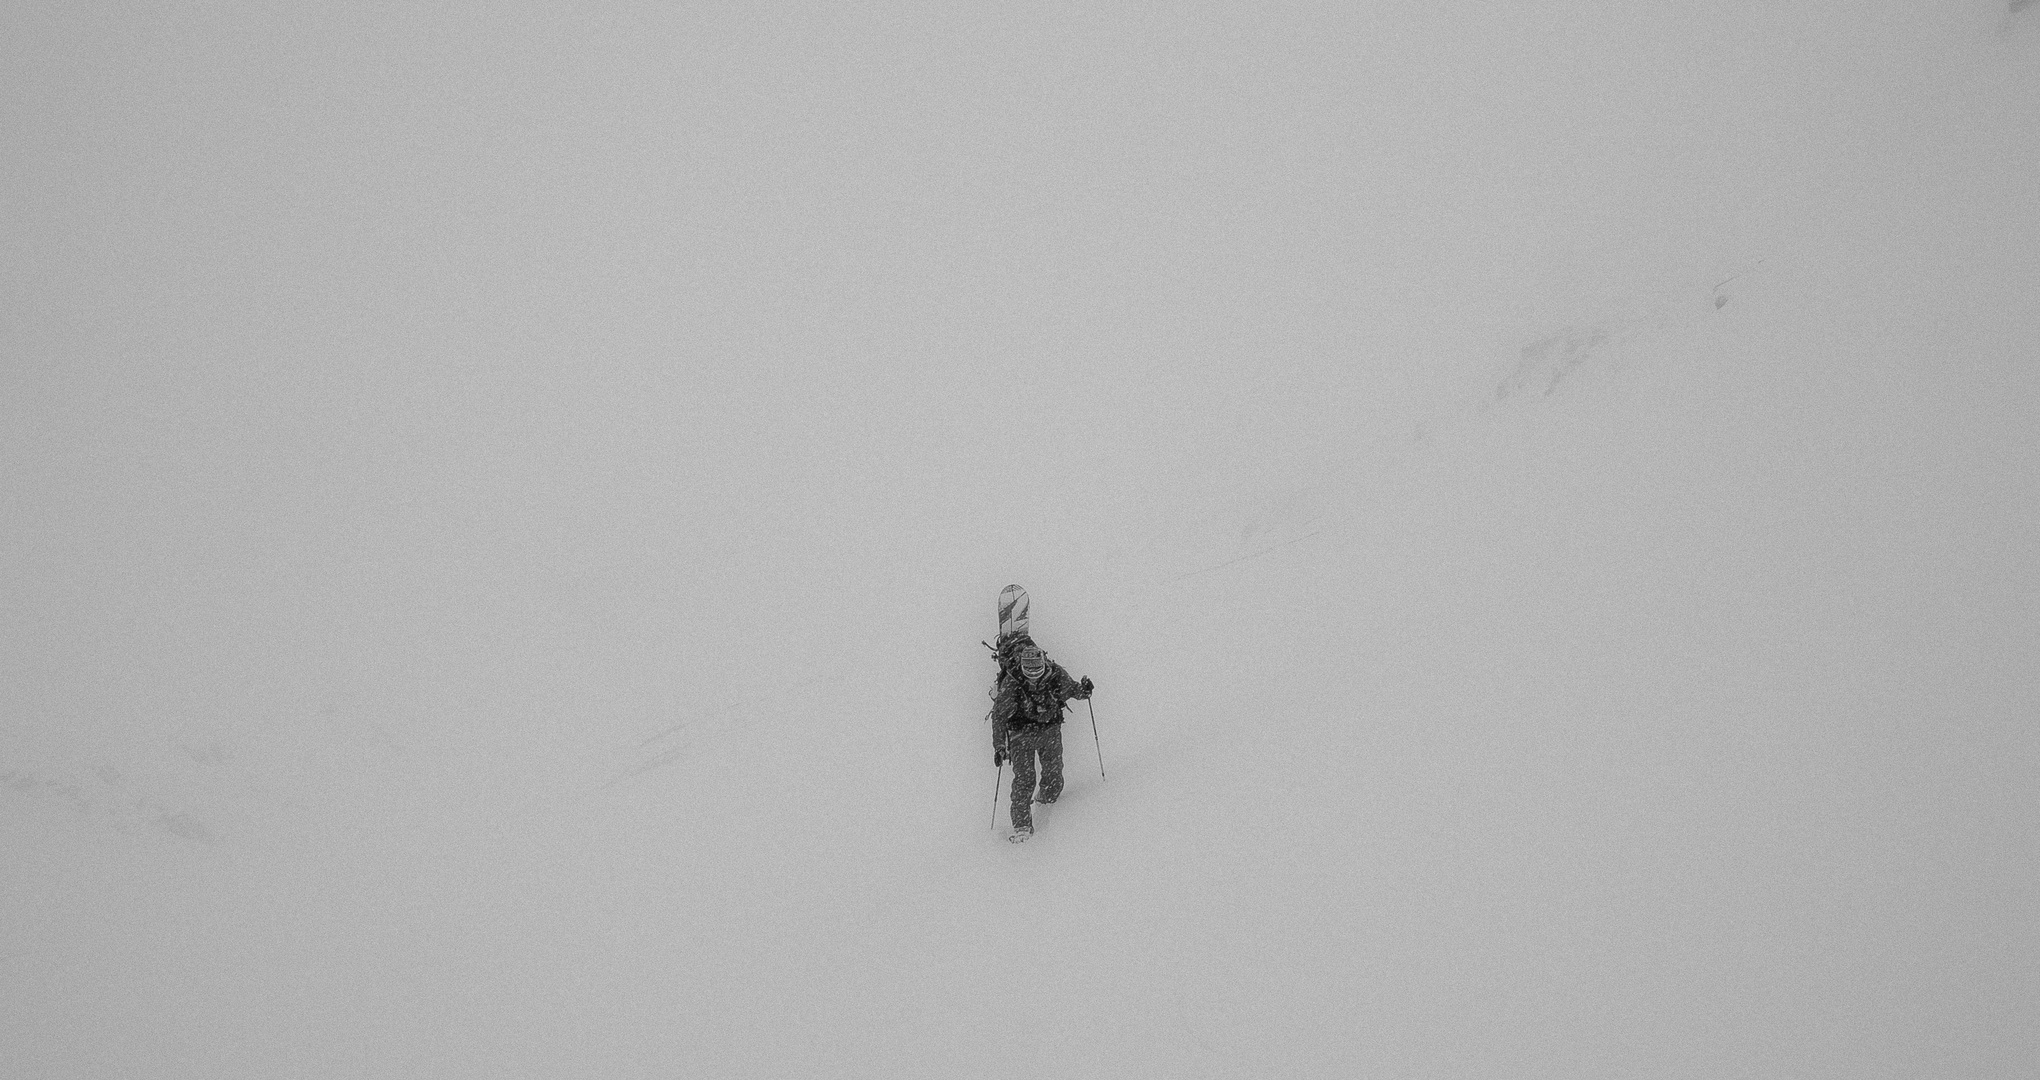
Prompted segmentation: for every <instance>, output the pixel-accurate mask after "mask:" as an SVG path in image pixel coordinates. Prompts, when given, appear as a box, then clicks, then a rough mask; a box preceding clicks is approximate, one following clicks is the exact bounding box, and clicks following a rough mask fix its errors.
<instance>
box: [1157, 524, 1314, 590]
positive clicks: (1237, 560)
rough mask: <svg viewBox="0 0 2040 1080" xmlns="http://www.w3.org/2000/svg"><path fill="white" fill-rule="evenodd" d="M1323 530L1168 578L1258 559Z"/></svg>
mask: <svg viewBox="0 0 2040 1080" xmlns="http://www.w3.org/2000/svg"><path fill="white" fill-rule="evenodd" d="M1323 532H1324V530H1323V529H1312V530H1311V531H1309V532H1307V533H1304V534H1303V535H1302V536H1296V537H1291V538H1290V539H1288V540H1284V541H1282V542H1281V543H1279V544H1270V545H1268V546H1267V547H1264V548H1262V549H1261V550H1259V551H1253V552H1249V553H1247V554H1245V555H1241V556H1239V557H1238V558H1233V559H1227V560H1226V561H1224V562H1222V563H1218V564H1216V565H1213V566H1207V567H1205V568H1203V569H1202V570H1192V571H1190V572H1189V573H1187V574H1178V575H1176V576H1175V577H1172V578H1170V579H1169V581H1171V582H1176V581H1182V580H1184V579H1186V578H1194V577H1197V576H1199V575H1202V574H1209V573H1211V572H1212V571H1214V570H1223V569H1225V568H1226V567H1228V566H1232V565H1233V564H1235V563H1243V562H1246V561H1247V560H1249V559H1258V558H1260V557H1261V556H1263V555H1266V554H1268V553H1269V552H1271V551H1279V550H1281V549H1282V548H1286V547H1288V546H1289V545H1291V544H1300V543H1302V542H1304V541H1305V540H1308V539H1310V538H1311V537H1313V536H1317V535H1319V534H1321V533H1323Z"/></svg>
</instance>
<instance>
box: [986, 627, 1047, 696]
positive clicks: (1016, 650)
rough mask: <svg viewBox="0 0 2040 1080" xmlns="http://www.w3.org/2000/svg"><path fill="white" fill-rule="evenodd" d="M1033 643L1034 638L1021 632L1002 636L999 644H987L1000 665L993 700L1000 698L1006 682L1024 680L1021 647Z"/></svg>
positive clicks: (992, 692) (993, 657) (993, 685)
mask: <svg viewBox="0 0 2040 1080" xmlns="http://www.w3.org/2000/svg"><path fill="white" fill-rule="evenodd" d="M1033 644H1034V639H1033V638H1031V637H1028V636H1027V635H1026V634H1024V633H1020V634H1009V635H1007V636H1006V637H1003V638H1000V639H999V644H998V645H997V646H992V645H986V646H985V647H986V648H988V649H991V650H992V659H993V660H995V661H997V662H998V665H999V674H998V677H997V678H994V679H993V680H992V690H991V696H992V698H993V700H997V699H998V697H999V692H1000V691H1002V690H1004V689H1005V688H1006V684H1008V683H1017V682H1021V681H1023V680H1022V679H1021V677H1020V649H1021V648H1022V647H1023V646H1027V645H1033ZM1035 647H1036V648H1039V647H1040V646H1035Z"/></svg>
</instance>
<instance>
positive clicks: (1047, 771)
mask: <svg viewBox="0 0 2040 1080" xmlns="http://www.w3.org/2000/svg"><path fill="white" fill-rule="evenodd" d="M1036 754H1039V755H1040V756H1041V791H1040V793H1039V797H1040V799H1041V801H1042V802H1054V801H1055V800H1056V796H1058V795H1061V794H1062V789H1063V761H1062V725H1061V724H1014V725H1013V726H1012V727H1010V728H1008V729H1007V730H1006V756H1007V757H1008V758H1010V759H1012V762H1013V802H1012V806H1011V809H1010V815H1011V817H1012V819H1013V827H1014V828H1016V829H1018V828H1023V827H1024V828H1029V829H1031V828H1033V827H1034V813H1033V811H1032V810H1031V809H1030V808H1029V804H1030V803H1032V802H1034V800H1035V798H1036V792H1035V787H1034V785H1035V773H1034V758H1035V755H1036Z"/></svg>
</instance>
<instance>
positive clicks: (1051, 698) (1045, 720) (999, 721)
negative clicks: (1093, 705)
mask: <svg viewBox="0 0 2040 1080" xmlns="http://www.w3.org/2000/svg"><path fill="white" fill-rule="evenodd" d="M1090 696H1091V695H1090V693H1089V692H1088V691H1086V690H1085V689H1084V684H1083V683H1081V682H1079V681H1077V680H1076V679H1074V678H1071V677H1070V673H1069V672H1067V671H1065V670H1063V666H1062V665H1061V664H1058V663H1055V662H1054V661H1050V662H1049V665H1048V671H1047V672H1046V673H1045V674H1043V675H1042V676H1041V679H1040V680H1039V681H1038V682H1034V683H1029V682H1028V681H1027V680H1025V679H1012V680H1010V681H1008V682H1007V683H1006V684H1005V685H1004V686H1002V687H1000V688H999V696H998V698H997V699H996V700H995V701H993V703H992V747H993V749H995V750H1000V751H1002V752H1003V751H1004V749H1005V746H1006V733H1007V732H1008V731H1009V730H1015V729H1018V730H1040V729H1041V728H1043V727H1047V726H1049V725H1052V724H1060V723H1062V722H1063V709H1064V708H1066V707H1067V703H1068V702H1069V701H1071V700H1072V699H1082V698H1087V697H1090Z"/></svg>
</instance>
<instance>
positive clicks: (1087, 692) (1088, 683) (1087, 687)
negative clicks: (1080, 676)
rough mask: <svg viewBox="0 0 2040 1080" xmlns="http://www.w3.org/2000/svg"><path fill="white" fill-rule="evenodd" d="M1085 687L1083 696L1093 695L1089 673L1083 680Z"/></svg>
mask: <svg viewBox="0 0 2040 1080" xmlns="http://www.w3.org/2000/svg"><path fill="white" fill-rule="evenodd" d="M1083 687H1084V693H1083V696H1084V697H1090V696H1091V677H1090V676H1089V675H1086V676H1084V682H1083Z"/></svg>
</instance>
